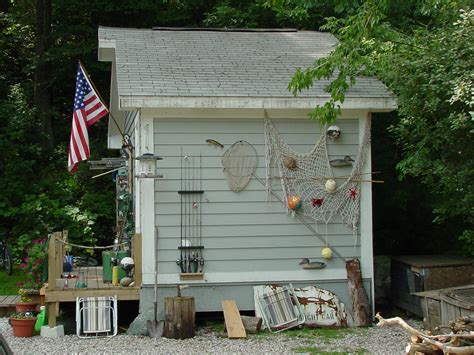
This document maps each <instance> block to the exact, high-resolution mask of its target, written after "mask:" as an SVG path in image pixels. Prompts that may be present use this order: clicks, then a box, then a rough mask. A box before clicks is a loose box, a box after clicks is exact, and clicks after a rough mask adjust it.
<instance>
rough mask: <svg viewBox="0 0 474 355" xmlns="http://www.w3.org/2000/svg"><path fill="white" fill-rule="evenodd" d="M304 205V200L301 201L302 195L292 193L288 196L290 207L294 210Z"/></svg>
mask: <svg viewBox="0 0 474 355" xmlns="http://www.w3.org/2000/svg"><path fill="white" fill-rule="evenodd" d="M302 205H303V201H301V197H299V196H297V195H291V196H290V197H288V207H289V208H290V209H292V210H294V211H296V210H297V209H298V208H301V206H302Z"/></svg>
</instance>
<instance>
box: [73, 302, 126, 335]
mask: <svg viewBox="0 0 474 355" xmlns="http://www.w3.org/2000/svg"><path fill="white" fill-rule="evenodd" d="M117 330H118V326H117V296H113V297H112V296H108V297H77V298H76V334H77V336H78V337H79V338H87V337H90V336H106V337H113V336H115V335H117Z"/></svg>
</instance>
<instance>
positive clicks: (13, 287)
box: [0, 265, 26, 295]
mask: <svg viewBox="0 0 474 355" xmlns="http://www.w3.org/2000/svg"><path fill="white" fill-rule="evenodd" d="M25 281H26V274H25V273H24V271H23V270H21V269H20V268H19V267H18V266H17V265H14V267H13V273H12V275H11V276H8V275H7V274H6V272H5V271H4V270H3V269H2V270H0V295H16V294H17V293H18V287H17V283H19V282H25Z"/></svg>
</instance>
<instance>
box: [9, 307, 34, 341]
mask: <svg viewBox="0 0 474 355" xmlns="http://www.w3.org/2000/svg"><path fill="white" fill-rule="evenodd" d="M35 323H36V317H35V315H34V313H33V312H16V313H13V314H12V315H11V316H10V325H11V326H12V329H13V336H16V337H31V336H33V330H34V328H35Z"/></svg>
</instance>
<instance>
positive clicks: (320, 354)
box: [293, 346, 369, 355]
mask: <svg viewBox="0 0 474 355" xmlns="http://www.w3.org/2000/svg"><path fill="white" fill-rule="evenodd" d="M293 351H294V352H295V353H304V354H311V355H349V354H354V355H363V354H368V353H369V352H368V351H367V350H366V349H355V350H348V351H343V352H341V351H324V350H321V349H319V348H316V347H311V346H308V347H299V348H295V349H293Z"/></svg>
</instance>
